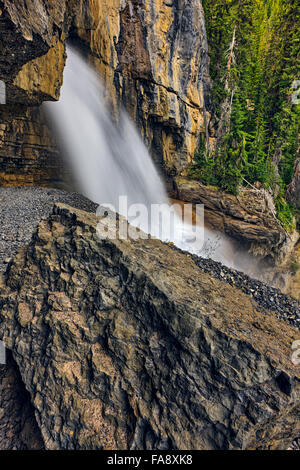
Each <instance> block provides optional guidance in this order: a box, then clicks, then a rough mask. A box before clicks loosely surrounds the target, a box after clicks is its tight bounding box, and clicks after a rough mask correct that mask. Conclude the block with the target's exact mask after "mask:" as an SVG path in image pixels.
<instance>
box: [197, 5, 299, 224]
mask: <svg viewBox="0 0 300 470" xmlns="http://www.w3.org/2000/svg"><path fill="white" fill-rule="evenodd" d="M203 6H204V10H205V15H206V24H207V33H208V42H209V54H210V59H211V66H210V67H211V69H210V73H211V77H212V79H213V89H212V98H213V103H214V107H215V109H214V113H215V115H216V116H217V117H218V118H219V119H220V120H221V121H222V112H223V118H224V109H225V107H224V103H226V102H227V103H230V113H228V114H229V117H228V119H229V122H227V123H226V126H224V129H225V135H223V137H222V139H221V141H220V142H219V145H218V148H216V149H215V150H214V151H213V152H212V153H211V154H210V155H207V152H206V150H205V144H204V142H202V143H201V146H202V148H200V149H199V152H198V153H197V155H196V157H195V161H194V165H193V167H192V168H191V169H190V175H191V176H193V175H194V176H193V177H197V179H200V180H201V181H202V182H203V183H205V184H212V185H215V186H218V187H220V188H222V189H224V190H227V191H230V192H232V193H236V192H237V191H238V187H239V185H240V184H242V182H243V181H247V182H249V183H251V184H253V183H255V182H256V181H259V182H261V183H262V184H263V185H264V186H265V187H270V186H271V188H272V187H274V189H275V188H276V187H277V191H276V192H278V187H280V196H278V197H277V201H276V206H277V210H278V218H279V220H280V221H281V223H282V224H283V225H284V226H285V227H287V226H291V225H292V218H293V217H292V210H291V209H290V208H289V206H288V205H287V203H286V202H285V200H284V193H285V188H286V186H287V185H288V184H289V183H290V181H291V178H292V175H293V170H294V164H295V160H296V158H297V155H298V152H299V131H300V129H299V123H300V106H299V105H295V104H293V102H292V99H291V94H292V84H293V82H294V81H295V80H296V79H300V77H299V76H298V75H297V74H299V69H300V67H299V65H300V57H299V44H300V33H299V19H300V4H299V1H298V0H297V1H293V2H291V1H290V0H203ZM225 117H226V115H225Z"/></svg>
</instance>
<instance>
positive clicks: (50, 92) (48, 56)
mask: <svg viewBox="0 0 300 470" xmlns="http://www.w3.org/2000/svg"><path fill="white" fill-rule="evenodd" d="M0 9H1V16H0V20H1V21H0V34H1V36H0V41H1V44H2V49H3V54H2V56H1V63H0V79H2V80H4V81H5V82H6V84H7V103H8V105H9V104H14V105H15V104H16V103H19V104H21V105H22V106H23V107H25V109H23V117H22V120H23V122H25V124H24V125H25V126H26V127H28V128H35V123H36V122H37V121H36V113H34V116H32V109H31V107H32V106H36V105H39V104H41V102H42V101H45V100H57V99H58V98H59V92H60V87H61V84H62V80H63V69H64V65H65V41H66V38H67V37H68V36H70V37H71V38H72V39H73V41H77V44H78V45H79V46H80V48H81V49H82V48H84V50H85V51H86V52H87V55H88V56H89V59H90V61H91V62H92V63H93V64H94V66H95V67H96V69H97V70H98V71H99V73H100V75H101V76H102V77H103V79H104V82H105V84H106V87H107V92H108V96H109V99H110V100H111V102H112V105H113V109H114V112H115V115H116V116H117V113H118V109H119V107H120V105H121V104H122V105H124V106H125V108H126V109H127V110H128V112H129V113H130V115H131V116H132V118H133V119H134V121H135V122H136V123H137V125H138V127H139V129H140V131H141V133H142V135H143V137H144V140H145V142H146V143H147V145H148V147H149V148H150V149H151V151H152V154H153V156H154V158H155V160H156V161H157V162H158V163H159V164H160V165H161V167H162V168H163V169H164V170H166V173H167V174H171V173H174V172H175V173H178V172H180V171H181V170H182V169H183V168H184V167H185V166H186V164H187V162H188V161H190V160H191V158H192V157H193V155H194V151H195V149H196V146H197V142H198V137H199V134H200V132H203V125H204V124H203V118H204V116H203V106H204V94H205V91H206V90H207V88H208V83H209V81H208V60H207V43H206V34H205V25H204V14H203V9H202V5H201V0H193V1H187V0H174V1H166V0H157V1H155V2H153V1H150V0H143V1H142V2H137V1H129V0H128V1H124V0H114V1H102V2H98V1H96V2H95V1H93V0H89V1H88V2H83V1H81V0H72V1H69V2H66V1H63V2H61V1H60V2H52V1H51V2H50V1H48V0H38V1H37V2H34V3H33V2H31V0H23V1H22V2H19V1H18V2H8V1H3V2H0ZM12 109H14V108H9V107H6V106H1V122H2V126H3V127H5V125H6V122H7V121H8V120H10V123H11V124H10V129H9V135H8V136H6V130H5V129H4V134H3V139H2V143H1V146H0V157H1V159H2V162H3V163H2V164H1V166H0V173H1V172H2V173H3V172H4V171H6V168H7V167H9V168H10V171H11V173H12V174H14V175H15V176H14V178H15V180H18V179H19V180H20V182H21V183H23V182H24V180H25V179H26V177H24V169H23V168H22V166H18V165H17V164H15V163H16V159H17V158H18V157H19V155H20V154H21V153H22V150H23V148H24V147H26V148H27V149H28V156H27V157H26V158H27V160H28V165H32V168H34V171H32V172H26V174H28V178H29V182H31V181H32V178H33V177H32V173H34V174H35V175H36V176H35V179H36V180H38V179H39V176H40V180H41V181H43V180H44V179H47V177H48V179H49V178H51V177H52V173H53V171H52V170H53V166H55V163H53V162H55V159H53V154H54V153H55V152H56V151H55V145H54V144H53V141H52V140H51V137H50V136H49V135H48V133H47V131H46V130H45V131H42V134H43V135H42V142H41V130H40V129H38V127H40V128H42V129H44V128H45V124H44V121H43V119H42V118H41V117H39V123H40V125H39V126H37V128H36V129H34V132H32V133H31V137H30V145H28V136H27V134H26V133H25V136H24V137H23V135H22V134H21V135H20V133H19V128H18V125H16V126H15V125H14V122H15V119H17V117H18V114H19V111H18V110H17V111H16V114H17V115H16V116H11V113H12ZM11 142H13V146H12V145H11ZM41 147H42V148H41ZM45 155H46V159H45ZM6 158H8V159H9V160H8V162H7V161H5V159H6ZM47 160H49V165H47ZM9 162H12V163H11V164H10V163H9ZM26 163H27V162H26ZM48 170H49V175H47V172H48ZM37 175H39V176H37ZM11 180H14V179H13V178H11ZM2 181H3V182H5V180H4V179H2ZM6 182H8V183H9V181H6Z"/></svg>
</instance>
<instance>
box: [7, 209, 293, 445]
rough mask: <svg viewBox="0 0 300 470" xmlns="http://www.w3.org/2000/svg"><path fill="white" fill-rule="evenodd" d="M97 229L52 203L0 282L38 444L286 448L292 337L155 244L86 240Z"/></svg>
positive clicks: (245, 299) (188, 261)
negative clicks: (49, 213)
mask: <svg viewBox="0 0 300 470" xmlns="http://www.w3.org/2000/svg"><path fill="white" fill-rule="evenodd" d="M98 222H99V219H97V218H96V217H95V216H94V215H92V214H87V213H84V212H82V211H78V210H75V209H74V210H73V209H71V208H70V207H67V206H63V205H59V206H57V207H56V208H55V210H54V213H53V215H52V216H51V217H50V218H49V219H48V220H46V221H43V222H41V223H40V225H39V227H38V229H37V232H36V233H35V235H34V237H33V239H32V241H31V243H30V244H29V246H28V247H27V248H24V249H23V250H22V251H21V252H20V253H19V254H18V255H17V256H16V258H15V259H14V261H13V262H12V263H11V264H10V266H9V267H8V270H7V273H6V275H5V278H4V279H3V280H2V285H1V294H0V338H2V339H4V340H5V342H6V344H7V347H8V348H9V349H10V350H12V352H13V356H14V358H15V361H16V363H17V365H18V367H19V370H20V373H21V377H22V380H23V382H24V384H25V386H26V388H27V390H28V391H29V393H30V396H31V400H32V403H33V406H34V409H35V414H36V418H37V423H38V426H39V428H40V430H41V433H42V436H43V440H44V443H45V446H46V448H48V449H61V448H63V449H74V448H75V449H102V448H103V449H116V448H117V449H128V448H131V449H146V448H148V449H170V448H173V449H241V448H250V449H253V448H263V449H282V448H287V447H288V446H289V444H290V443H291V442H292V441H293V439H295V438H297V437H298V436H299V420H298V419H297V416H299V380H300V377H299V370H298V368H297V367H296V366H295V365H293V362H292V360H291V353H292V349H291V345H292V343H293V341H294V340H295V339H297V337H298V335H299V332H298V330H296V329H295V328H294V327H292V326H291V325H289V323H288V322H287V321H284V320H280V319H278V318H276V316H275V315H274V313H272V312H270V311H268V310H265V309H261V308H260V307H259V305H258V304H257V303H256V302H255V301H254V300H253V299H251V297H249V296H248V295H246V294H244V293H242V292H241V291H240V290H238V289H236V288H235V287H231V286H229V285H228V284H226V283H224V282H221V281H219V280H217V279H214V278H213V277H211V276H210V275H208V274H204V273H203V272H201V271H200V270H199V268H198V267H197V265H196V264H195V262H194V261H193V259H192V257H191V256H189V255H187V254H184V253H182V252H180V251H178V250H175V249H173V248H172V247H170V246H168V245H165V244H163V243H161V242H160V241H158V240H138V241H136V242H130V241H124V240H123V241H122V240H104V241H101V240H99V239H98V237H97V232H96V226H97V223H98ZM158 267H159V269H158Z"/></svg>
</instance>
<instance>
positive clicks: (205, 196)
mask: <svg viewBox="0 0 300 470" xmlns="http://www.w3.org/2000/svg"><path fill="white" fill-rule="evenodd" d="M174 191H175V194H176V196H177V198H178V199H181V200H182V201H188V202H192V203H195V204H204V205H205V209H206V213H205V215H206V221H207V222H208V224H209V225H210V226H212V227H213V228H214V229H216V230H219V231H221V232H223V233H226V234H227V235H229V236H230V237H232V238H234V239H236V240H238V241H240V242H242V243H243V245H245V246H246V247H248V249H249V250H250V251H251V252H252V253H254V254H256V255H257V256H262V257H271V258H273V260H275V261H276V263H280V262H282V261H283V260H286V259H287V257H288V255H290V254H291V253H292V252H293V249H294V247H295V245H296V243H297V242H298V240H299V233H298V232H296V231H294V232H291V233H289V232H287V231H285V230H284V229H283V228H282V227H281V225H280V224H279V222H278V220H277V218H276V216H275V208H274V207H272V204H273V200H272V199H271V198H268V197H267V195H266V194H265V193H262V192H261V191H257V190H255V189H253V190H252V189H250V190H249V189H248V190H247V189H243V190H242V191H240V193H239V195H238V196H234V195H231V194H227V193H224V192H222V191H221V190H219V189H217V188H215V187H212V186H204V185H203V184H201V183H200V182H198V181H193V180H188V179H185V178H176V179H175V189H174Z"/></svg>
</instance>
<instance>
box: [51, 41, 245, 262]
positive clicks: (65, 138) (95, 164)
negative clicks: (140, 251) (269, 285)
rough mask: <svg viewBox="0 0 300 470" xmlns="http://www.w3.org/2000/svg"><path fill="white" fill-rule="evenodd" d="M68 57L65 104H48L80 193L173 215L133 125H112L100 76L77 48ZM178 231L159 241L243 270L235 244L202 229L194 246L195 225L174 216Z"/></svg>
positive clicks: (100, 200)
mask: <svg viewBox="0 0 300 470" xmlns="http://www.w3.org/2000/svg"><path fill="white" fill-rule="evenodd" d="M67 52H68V59H67V65H66V68H65V71H64V85H63V88H62V94H61V98H60V100H59V101H58V102H57V103H46V110H47V112H48V115H49V116H50V118H51V121H52V123H53V125H54V127H55V130H56V132H57V134H58V136H59V137H60V140H61V142H62V146H63V150H64V154H65V155H66V156H67V158H68V159H69V164H70V166H71V168H72V170H73V174H74V177H75V179H76V180H77V182H78V184H79V186H80V191H81V192H82V193H83V194H84V195H85V196H87V197H88V198H89V199H91V200H92V201H94V202H96V203H98V204H101V205H107V204H109V205H111V206H113V207H115V208H118V207H119V197H120V196H126V197H127V203H128V207H130V206H131V205H134V204H141V205H144V206H146V207H147V208H149V209H150V208H151V206H152V205H153V204H164V207H165V209H164V210H166V211H168V198H167V194H166V191H165V189H164V185H163V183H162V181H161V179H160V177H159V175H158V173H157V171H156V169H155V166H154V164H153V162H152V159H151V157H150V155H149V152H148V150H147V148H146V146H145V145H144V143H143V141H142V139H141V137H140V136H139V134H138V132H137V131H136V129H135V127H134V125H133V123H132V122H131V121H130V119H129V117H128V116H127V114H126V113H125V112H124V111H122V112H121V114H120V119H119V123H118V124H116V123H115V122H114V121H113V120H112V117H111V114H110V112H109V110H108V108H107V106H106V103H105V90H104V87H103V86H102V85H101V83H100V79H99V77H98V75H97V74H96V72H95V71H94V70H93V69H92V68H91V67H90V66H89V65H88V64H87V63H86V62H85V61H84V60H83V59H82V58H81V57H80V55H79V54H78V53H77V52H76V51H74V50H73V49H72V48H70V47H68V51H67ZM119 212H121V215H126V214H124V213H123V214H122V211H119ZM128 220H129V221H130V222H131V223H132V220H131V219H130V218H128ZM133 223H134V222H133ZM139 226H140V228H141V229H143V230H144V231H146V232H148V233H151V234H152V235H156V236H157V227H153V226H151V229H150V230H147V229H146V228H145V226H143V224H142V225H141V224H139ZM173 227H174V230H173V235H172V238H171V239H168V238H167V237H164V236H161V237H160V238H162V239H163V240H164V241H170V242H173V243H174V244H175V245H176V246H178V247H179V248H182V249H184V250H187V251H190V252H193V253H196V254H198V255H200V256H203V257H210V258H213V259H215V260H216V261H221V262H222V263H223V264H226V265H227V266H231V267H237V268H240V266H237V265H236V263H234V261H233V252H234V250H233V247H232V244H231V242H230V240H229V239H228V238H227V237H225V236H224V235H222V234H220V233H216V232H212V231H210V230H208V229H205V230H204V228H203V236H202V237H201V239H199V240H198V242H197V243H196V244H195V243H193V244H190V243H189V241H188V240H189V239H190V238H191V235H194V233H195V227H193V225H192V223H190V225H188V224H186V223H185V224H184V223H183V222H182V220H181V217H179V216H175V219H174V223H173ZM148 228H149V227H148ZM203 238H204V240H205V244H204V247H203Z"/></svg>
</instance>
